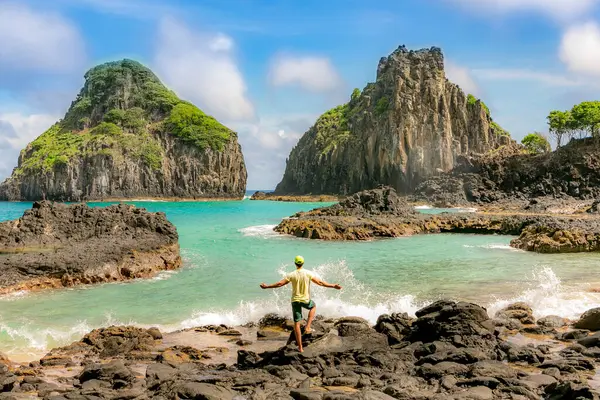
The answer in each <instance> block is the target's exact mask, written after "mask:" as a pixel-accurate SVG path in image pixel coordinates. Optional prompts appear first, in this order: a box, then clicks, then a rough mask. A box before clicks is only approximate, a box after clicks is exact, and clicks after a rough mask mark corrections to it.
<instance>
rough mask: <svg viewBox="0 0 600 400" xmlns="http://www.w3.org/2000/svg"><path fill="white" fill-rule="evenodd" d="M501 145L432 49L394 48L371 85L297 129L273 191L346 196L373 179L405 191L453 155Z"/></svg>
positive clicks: (495, 129)
mask: <svg viewBox="0 0 600 400" xmlns="http://www.w3.org/2000/svg"><path fill="white" fill-rule="evenodd" d="M509 143H511V139H510V136H509V134H508V133H507V132H506V131H505V130H504V129H502V128H501V127H500V126H499V125H498V124H497V123H496V122H494V121H493V119H492V117H491V115H490V111H489V109H488V108H487V106H486V105H485V104H484V103H483V102H482V101H480V100H478V99H476V98H475V97H474V96H472V95H468V94H466V93H464V92H463V91H462V90H461V88H459V87H458V86H457V85H455V84H454V83H452V82H450V81H448V79H447V78H446V74H445V72H444V57H443V55H442V51H441V50H440V49H439V48H436V47H432V48H430V49H423V50H418V51H409V50H407V49H406V48H405V47H404V46H401V47H399V48H398V49H397V50H395V51H394V52H393V53H392V54H391V55H389V56H388V57H384V58H382V59H381V60H380V62H379V66H378V68H377V79H376V81H375V83H369V84H368V85H367V86H366V87H365V88H364V89H363V91H362V92H361V91H360V90H359V89H355V90H354V92H353V93H352V96H351V98H350V101H349V102H348V103H347V104H343V105H341V106H339V107H336V108H334V109H332V110H329V111H327V112H326V113H325V114H323V115H321V116H320V117H319V119H318V120H317V122H316V123H315V125H314V126H313V127H311V128H310V129H309V130H308V131H307V132H306V133H305V134H304V136H303V137H302V138H301V139H300V141H299V142H298V144H297V145H296V146H295V147H294V149H293V150H292V152H291V154H290V156H289V159H288V162H287V166H286V170H285V174H284V176H283V179H282V181H281V182H280V183H279V185H277V188H276V190H275V193H274V195H283V194H286V195H302V194H313V195H316V194H334V195H340V194H341V195H347V194H351V193H355V192H357V191H360V190H364V189H372V188H374V187H376V186H378V185H380V184H384V185H389V186H391V187H393V188H394V189H395V190H396V191H398V193H401V194H409V193H411V192H412V190H413V189H414V188H415V187H417V185H418V184H419V183H421V182H422V181H423V180H425V179H427V178H429V177H431V176H434V175H437V174H439V173H442V172H445V171H450V170H452V169H453V168H454V166H455V164H456V160H457V158H458V157H460V156H466V155H469V154H475V153H486V152H488V151H490V150H493V149H496V148H498V147H499V146H501V145H506V144H509Z"/></svg>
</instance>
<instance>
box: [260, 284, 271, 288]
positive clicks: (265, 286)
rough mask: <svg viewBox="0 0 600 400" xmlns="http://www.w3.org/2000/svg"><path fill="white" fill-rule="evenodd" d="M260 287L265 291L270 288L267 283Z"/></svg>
mask: <svg viewBox="0 0 600 400" xmlns="http://www.w3.org/2000/svg"><path fill="white" fill-rule="evenodd" d="M260 287H261V288H263V289H268V288H269V287H268V286H267V284H266V283H261V284H260Z"/></svg>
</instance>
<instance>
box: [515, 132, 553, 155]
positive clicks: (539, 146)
mask: <svg viewBox="0 0 600 400" xmlns="http://www.w3.org/2000/svg"><path fill="white" fill-rule="evenodd" d="M521 144H522V145H523V146H525V149H526V150H527V151H528V152H529V153H532V154H543V153H549V152H550V151H551V150H552V148H551V147H550V142H548V139H547V138H546V136H544V135H543V134H541V133H540V132H534V133H530V134H528V135H527V136H525V137H524V138H523V140H521Z"/></svg>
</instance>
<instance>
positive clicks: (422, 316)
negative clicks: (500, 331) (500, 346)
mask: <svg viewBox="0 0 600 400" xmlns="http://www.w3.org/2000/svg"><path fill="white" fill-rule="evenodd" d="M416 315H417V317H418V318H417V319H416V320H415V321H414V322H413V323H412V326H411V331H410V334H409V335H408V337H407V338H408V340H409V341H411V342H417V341H420V342H425V343H427V342H433V341H436V340H439V341H442V342H449V343H452V344H453V345H455V346H457V347H469V348H476V349H479V350H481V351H483V352H485V353H487V354H489V355H490V357H494V356H495V352H496V351H495V347H496V345H497V341H496V337H495V336H494V326H493V323H492V321H491V320H490V319H489V317H488V314H487V311H486V310H485V309H484V308H483V307H480V306H478V305H476V304H472V303H465V302H459V303H455V302H453V301H447V300H440V301H437V302H435V303H433V304H431V305H430V306H427V307H425V308H423V309H421V310H419V311H417V313H416Z"/></svg>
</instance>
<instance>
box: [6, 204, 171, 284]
mask: <svg viewBox="0 0 600 400" xmlns="http://www.w3.org/2000/svg"><path fill="white" fill-rule="evenodd" d="M180 265H181V257H180V255H179V244H178V234H177V230H176V228H175V226H174V225H173V224H171V223H170V222H169V221H168V220H167V218H166V216H165V214H163V213H150V212H148V211H146V210H145V209H143V208H136V207H134V206H129V205H124V204H121V205H113V206H109V207H106V208H99V207H97V208H91V207H89V206H87V205H85V204H74V205H65V204H55V203H50V202H48V201H43V202H36V203H34V205H33V208H32V209H30V210H27V211H25V213H24V214H23V216H22V217H21V218H20V219H18V220H16V221H7V222H2V223H0V293H7V292H11V291H17V290H37V289H44V288H53V287H67V286H74V285H78V284H90V283H101V282H114V281H121V280H128V279H134V278H145V277H150V276H152V275H154V274H156V273H157V272H159V271H162V270H171V269H176V268H178V267H179V266H180Z"/></svg>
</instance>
